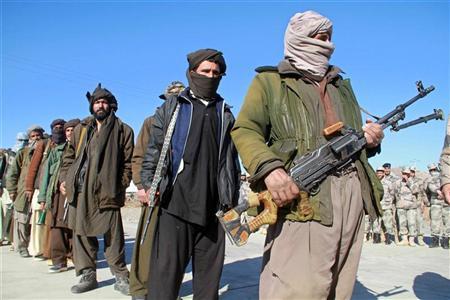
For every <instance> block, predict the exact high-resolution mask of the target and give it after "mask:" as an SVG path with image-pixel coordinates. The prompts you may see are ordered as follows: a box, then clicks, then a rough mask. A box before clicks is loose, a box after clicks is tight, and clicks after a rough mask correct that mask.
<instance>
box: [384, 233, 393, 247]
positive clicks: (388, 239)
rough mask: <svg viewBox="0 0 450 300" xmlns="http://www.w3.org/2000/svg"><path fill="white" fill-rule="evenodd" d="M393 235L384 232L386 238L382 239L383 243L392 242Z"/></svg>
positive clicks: (388, 243)
mask: <svg viewBox="0 0 450 300" xmlns="http://www.w3.org/2000/svg"><path fill="white" fill-rule="evenodd" d="M394 241H395V240H394V236H393V235H392V234H389V233H387V234H386V240H385V241H384V243H385V244H386V245H390V244H391V243H392V242H394Z"/></svg>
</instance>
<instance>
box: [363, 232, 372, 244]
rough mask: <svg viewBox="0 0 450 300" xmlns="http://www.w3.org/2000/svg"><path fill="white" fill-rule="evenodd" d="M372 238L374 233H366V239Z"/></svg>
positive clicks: (366, 240)
mask: <svg viewBox="0 0 450 300" xmlns="http://www.w3.org/2000/svg"><path fill="white" fill-rule="evenodd" d="M370 240H372V233H371V232H368V233H366V239H365V240H364V241H365V242H369V241H370Z"/></svg>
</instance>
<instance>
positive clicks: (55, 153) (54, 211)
mask: <svg viewBox="0 0 450 300" xmlns="http://www.w3.org/2000/svg"><path fill="white" fill-rule="evenodd" d="M79 123H80V120H79V119H74V120H70V121H68V122H67V123H65V124H64V128H53V129H52V136H51V140H52V143H54V147H52V149H51V150H50V153H49V154H48V159H47V162H46V163H45V165H44V170H43V172H42V173H43V175H42V179H41V184H40V187H39V197H38V200H39V203H43V206H44V208H45V210H46V211H47V212H46V213H48V214H50V215H51V218H50V220H51V222H50V224H48V225H49V226H50V228H51V229H50V243H49V244H50V256H49V257H50V258H51V260H52V264H53V266H51V267H50V268H49V272H50V273H56V272H63V271H66V270H67V262H68V259H69V258H71V243H72V231H71V230H70V229H68V228H67V214H66V208H67V205H68V203H67V201H66V200H65V199H66V197H65V196H63V195H61V193H60V192H59V173H60V169H61V161H62V155H63V154H64V152H67V151H68V150H67V149H68V148H69V147H70V142H69V141H70V137H71V135H72V132H73V128H74V127H75V126H76V125H78V124H79Z"/></svg>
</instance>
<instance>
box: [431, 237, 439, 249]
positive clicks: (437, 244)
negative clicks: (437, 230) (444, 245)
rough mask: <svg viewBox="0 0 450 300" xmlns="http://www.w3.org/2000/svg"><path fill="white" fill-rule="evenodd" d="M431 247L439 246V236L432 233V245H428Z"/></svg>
mask: <svg viewBox="0 0 450 300" xmlns="http://www.w3.org/2000/svg"><path fill="white" fill-rule="evenodd" d="M428 247H429V248H436V247H439V237H437V236H435V235H432V236H431V242H430V245H429V246H428Z"/></svg>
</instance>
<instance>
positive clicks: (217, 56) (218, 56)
mask: <svg viewBox="0 0 450 300" xmlns="http://www.w3.org/2000/svg"><path fill="white" fill-rule="evenodd" d="M187 60H188V62H189V71H192V70H195V68H197V67H198V65H200V64H201V63H202V61H205V60H207V61H212V62H215V63H216V64H218V65H219V67H220V73H221V74H225V71H226V70H227V65H226V63H225V59H224V58H223V56H222V52H220V51H217V50H214V49H200V50H197V51H195V52H192V53H189V54H188V56H187Z"/></svg>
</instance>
